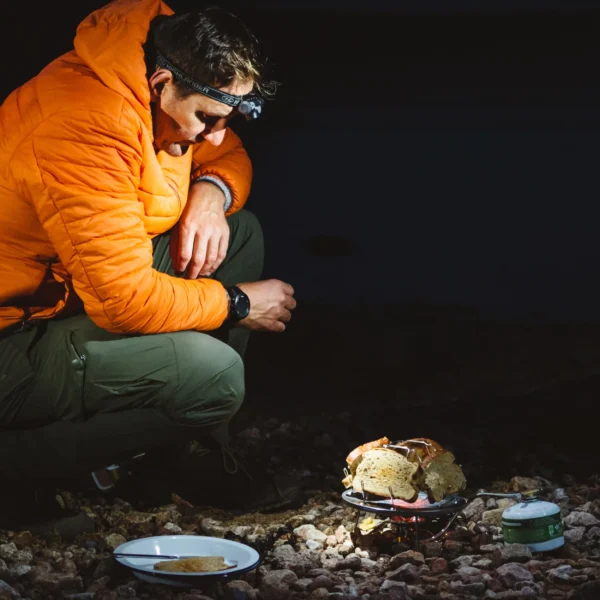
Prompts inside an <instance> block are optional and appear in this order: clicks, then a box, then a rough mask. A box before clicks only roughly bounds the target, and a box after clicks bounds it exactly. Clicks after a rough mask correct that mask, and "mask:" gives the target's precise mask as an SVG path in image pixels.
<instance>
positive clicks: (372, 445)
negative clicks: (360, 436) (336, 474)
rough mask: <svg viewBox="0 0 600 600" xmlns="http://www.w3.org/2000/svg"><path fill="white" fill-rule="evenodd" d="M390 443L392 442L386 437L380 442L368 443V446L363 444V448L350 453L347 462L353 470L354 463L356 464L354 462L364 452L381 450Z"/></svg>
mask: <svg viewBox="0 0 600 600" xmlns="http://www.w3.org/2000/svg"><path fill="white" fill-rule="evenodd" d="M389 443H390V440H388V439H387V438H386V437H382V438H380V439H378V440H375V441H374V442H367V443H366V444H363V445H362V446H359V447H358V448H354V450H352V452H350V454H348V456H347V457H346V462H347V463H348V465H350V468H352V463H354V461H355V460H356V459H357V458H358V457H359V456H360V455H361V454H362V453H363V452H366V451H367V450H373V449H374V448H381V446H384V445H385V444H389ZM355 470H356V469H355Z"/></svg>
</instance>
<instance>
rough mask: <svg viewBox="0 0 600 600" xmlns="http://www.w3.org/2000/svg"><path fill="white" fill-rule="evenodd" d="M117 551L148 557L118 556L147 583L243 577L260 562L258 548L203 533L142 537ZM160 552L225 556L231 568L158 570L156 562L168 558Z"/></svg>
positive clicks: (183, 584)
mask: <svg viewBox="0 0 600 600" xmlns="http://www.w3.org/2000/svg"><path fill="white" fill-rule="evenodd" d="M114 554H115V555H116V554H144V555H147V557H145V558H137V557H130V556H127V557H124V556H115V560H116V561H117V562H119V563H120V564H122V565H123V566H124V567H127V568H128V569H131V571H132V573H133V574H134V575H135V576H136V577H137V578H138V579H141V580H142V581H145V582H147V583H160V584H162V585H170V586H174V587H194V586H197V585H199V584H200V583H201V582H202V581H210V580H214V579H223V578H227V579H229V578H232V577H239V576H240V575H241V574H242V573H246V572H248V571H252V570H253V569H256V567H258V565H260V555H259V554H258V552H257V551H256V550H255V549H254V548H251V547H250V546H246V544H241V543H240V542H234V541H233V540H224V539H221V538H216V537H208V536H201V535H159V536H154V537H147V538H140V539H137V540H131V541H129V542H125V543H124V544H121V545H120V546H118V547H117V548H115V550H114ZM158 555H162V556H165V555H168V556H180V557H182V558H184V557H191V556H194V557H195V556H200V557H201V556H222V557H223V559H224V561H225V564H227V565H230V567H229V568H227V569H224V570H222V571H207V572H201V573H175V572H169V571H158V570H156V569H155V568H154V565H156V563H159V562H164V561H165V560H168V559H164V558H154V556H158Z"/></svg>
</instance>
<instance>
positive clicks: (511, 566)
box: [497, 562, 533, 588]
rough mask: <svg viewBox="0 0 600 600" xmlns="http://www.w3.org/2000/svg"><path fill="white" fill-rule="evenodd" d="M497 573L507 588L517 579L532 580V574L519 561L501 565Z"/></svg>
mask: <svg viewBox="0 0 600 600" xmlns="http://www.w3.org/2000/svg"><path fill="white" fill-rule="evenodd" d="M497 573H498V575H499V576H500V579H501V581H502V583H504V585H505V586H506V587H507V588H511V587H513V586H514V584H515V583H516V582H517V581H533V575H532V574H531V573H530V572H529V571H528V570H527V569H526V568H525V567H524V566H523V565H522V564H520V563H514V562H513V563H508V564H505V565H502V566H501V567H498V569H497Z"/></svg>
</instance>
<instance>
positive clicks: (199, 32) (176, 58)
mask: <svg viewBox="0 0 600 600" xmlns="http://www.w3.org/2000/svg"><path fill="white" fill-rule="evenodd" d="M151 40H152V42H153V46H154V51H155V52H158V53H160V54H162V55H163V56H164V57H165V58H166V59H167V60H168V61H169V62H170V63H172V64H173V65H174V66H175V67H177V68H178V69H179V70H180V71H183V72H184V73H185V74H186V75H188V76H189V77H191V78H192V79H193V80H194V81H196V82H197V83H200V84H205V85H210V86H213V87H225V86H227V85H228V84H230V83H231V82H232V81H233V80H234V79H235V78H237V79H238V80H239V81H240V82H243V83H246V82H250V81H252V82H253V83H254V87H255V89H256V90H257V91H258V92H260V93H261V94H262V95H263V96H265V97H267V98H268V97H270V96H273V95H274V94H275V91H276V89H277V84H276V82H274V81H270V80H269V79H267V78H266V74H265V70H266V65H265V63H264V62H263V60H262V59H261V57H260V55H259V49H258V42H257V40H256V38H255V37H254V36H253V35H252V33H251V32H250V31H249V29H248V28H247V27H246V25H244V23H242V21H241V20H240V19H239V18H238V17H236V16H235V15H233V14H231V13H229V12H227V11H225V10H223V9H221V8H218V7H208V8H204V9H203V10H200V11H194V12H187V13H183V14H180V15H178V14H175V15H171V16H161V17H157V18H156V19H154V21H153V23H152V31H151ZM175 83H176V86H177V90H178V92H179V93H180V94H181V96H188V95H190V94H193V93H195V92H194V90H193V89H192V88H190V87H189V86H187V85H186V84H185V83H183V82H181V81H179V80H177V79H175Z"/></svg>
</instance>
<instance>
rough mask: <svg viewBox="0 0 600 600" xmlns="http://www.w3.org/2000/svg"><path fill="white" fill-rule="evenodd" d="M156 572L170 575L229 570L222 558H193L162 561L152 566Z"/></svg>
mask: <svg viewBox="0 0 600 600" xmlns="http://www.w3.org/2000/svg"><path fill="white" fill-rule="evenodd" d="M154 568H155V570H157V571H169V572H171V573H210V572H212V571H224V570H225V569H231V567H230V566H229V565H228V564H226V563H225V560H224V559H223V557H222V556H193V557H191V558H180V559H179V560H164V561H162V562H158V563H156V564H155V565H154Z"/></svg>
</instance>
